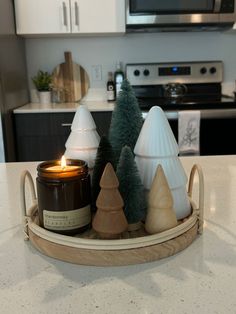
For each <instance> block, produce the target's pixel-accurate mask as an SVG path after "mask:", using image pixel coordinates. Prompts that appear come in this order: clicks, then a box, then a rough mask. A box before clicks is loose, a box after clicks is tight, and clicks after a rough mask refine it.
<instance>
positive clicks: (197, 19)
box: [126, 0, 236, 32]
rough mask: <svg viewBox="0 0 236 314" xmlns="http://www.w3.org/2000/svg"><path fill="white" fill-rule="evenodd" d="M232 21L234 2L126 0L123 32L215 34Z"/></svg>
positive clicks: (215, 0) (235, 13) (223, 0)
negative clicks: (195, 31) (195, 32)
mask: <svg viewBox="0 0 236 314" xmlns="http://www.w3.org/2000/svg"><path fill="white" fill-rule="evenodd" d="M235 21H236V0H197V1H196V0H126V30H127V32H135V31H139V32H143V31H144V32H145V31H175V30H176V31H181V30H186V31H188V30H219V29H227V28H231V27H232V26H233V24H234V22H235Z"/></svg>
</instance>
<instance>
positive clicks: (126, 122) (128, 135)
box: [109, 80, 143, 165]
mask: <svg viewBox="0 0 236 314" xmlns="http://www.w3.org/2000/svg"><path fill="white" fill-rule="evenodd" d="M142 125H143V119H142V112H141V110H140V108H139V105H138V101H137V98H136V96H135V94H134V91H133V89H132V87H131V85H130V83H129V81H128V80H124V81H123V82H122V85H121V91H120V93H119V96H118V98H117V102H116V106H115V109H114V111H113V113H112V119H111V126H110V131H109V140H110V143H111V146H112V148H113V152H114V157H115V163H116V165H117V163H118V160H119V157H120V153H121V150H122V148H123V147H124V146H125V145H127V146H129V147H130V148H131V150H132V151H133V149H134V146H135V144H136V141H137V138H138V136H139V133H140V130H141V127H142Z"/></svg>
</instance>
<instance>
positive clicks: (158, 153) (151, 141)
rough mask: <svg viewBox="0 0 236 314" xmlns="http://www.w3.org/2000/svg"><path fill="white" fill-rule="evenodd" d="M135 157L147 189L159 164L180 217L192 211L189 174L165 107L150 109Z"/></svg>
mask: <svg viewBox="0 0 236 314" xmlns="http://www.w3.org/2000/svg"><path fill="white" fill-rule="evenodd" d="M134 153H135V161H136V163H137V167H138V169H139V172H140V176H141V179H142V183H143V185H144V187H145V189H147V190H150V187H151V184H152V181H153V178H154V175H155V172H156V168H157V166H158V165H159V164H160V165H161V166H162V168H163V170H164V172H165V175H166V178H167V181H168V184H169V187H170V190H171V193H172V196H173V200H174V209H175V212H176V216H177V219H182V218H184V217H186V216H188V215H189V214H190V212H191V208H190V202H189V199H188V195H187V190H186V184H187V181H188V179H187V176H186V174H185V172H184V169H183V166H182V164H181V162H180V159H179V157H178V153H179V148H178V144H177V142H176V140H175V137H174V134H173V132H172V130H171V128H170V125H169V122H168V120H167V118H166V116H165V113H164V112H163V110H162V109H161V108H160V107H158V106H154V107H152V108H151V109H150V111H149V113H148V115H147V117H146V120H145V122H144V124H143V127H142V129H141V132H140V135H139V137H138V140H137V143H136V145H135V148H134Z"/></svg>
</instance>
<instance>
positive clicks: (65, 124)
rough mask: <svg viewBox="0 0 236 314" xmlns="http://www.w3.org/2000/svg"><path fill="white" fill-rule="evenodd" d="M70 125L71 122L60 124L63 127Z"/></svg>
mask: <svg viewBox="0 0 236 314" xmlns="http://www.w3.org/2000/svg"><path fill="white" fill-rule="evenodd" d="M71 125H72V123H62V124H61V126H62V127H63V128H65V127H69V126H71Z"/></svg>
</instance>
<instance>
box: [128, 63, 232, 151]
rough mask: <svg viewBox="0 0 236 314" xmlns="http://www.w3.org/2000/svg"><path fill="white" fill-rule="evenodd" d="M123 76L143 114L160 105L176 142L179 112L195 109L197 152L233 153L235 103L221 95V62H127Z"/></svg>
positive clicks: (227, 96)
mask: <svg viewBox="0 0 236 314" xmlns="http://www.w3.org/2000/svg"><path fill="white" fill-rule="evenodd" d="M126 75H127V79H128V80H129V81H130V84H131V85H132V87H133V90H134V92H135V95H136V97H137V99H138V102H139V106H140V108H141V110H142V112H143V116H144V117H145V115H146V114H147V112H148V111H149V109H150V108H151V107H152V106H160V107H161V108H162V109H163V110H164V111H165V113H166V116H167V118H168V120H169V123H170V126H171V128H172V130H173V132H174V135H175V137H176V140H177V141H178V137H179V136H178V135H179V134H178V130H179V128H178V126H179V115H180V113H182V114H183V112H188V111H195V112H196V111H198V112H200V132H199V134H200V152H199V153H200V155H225V154H236V144H235V143H234V142H233V141H232V135H233V134H236V102H235V99H234V97H232V96H229V95H223V94H222V81H223V63H222V62H221V61H207V62H171V63H151V64H150V63H142V64H140V63H139V64H127V65H126Z"/></svg>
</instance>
